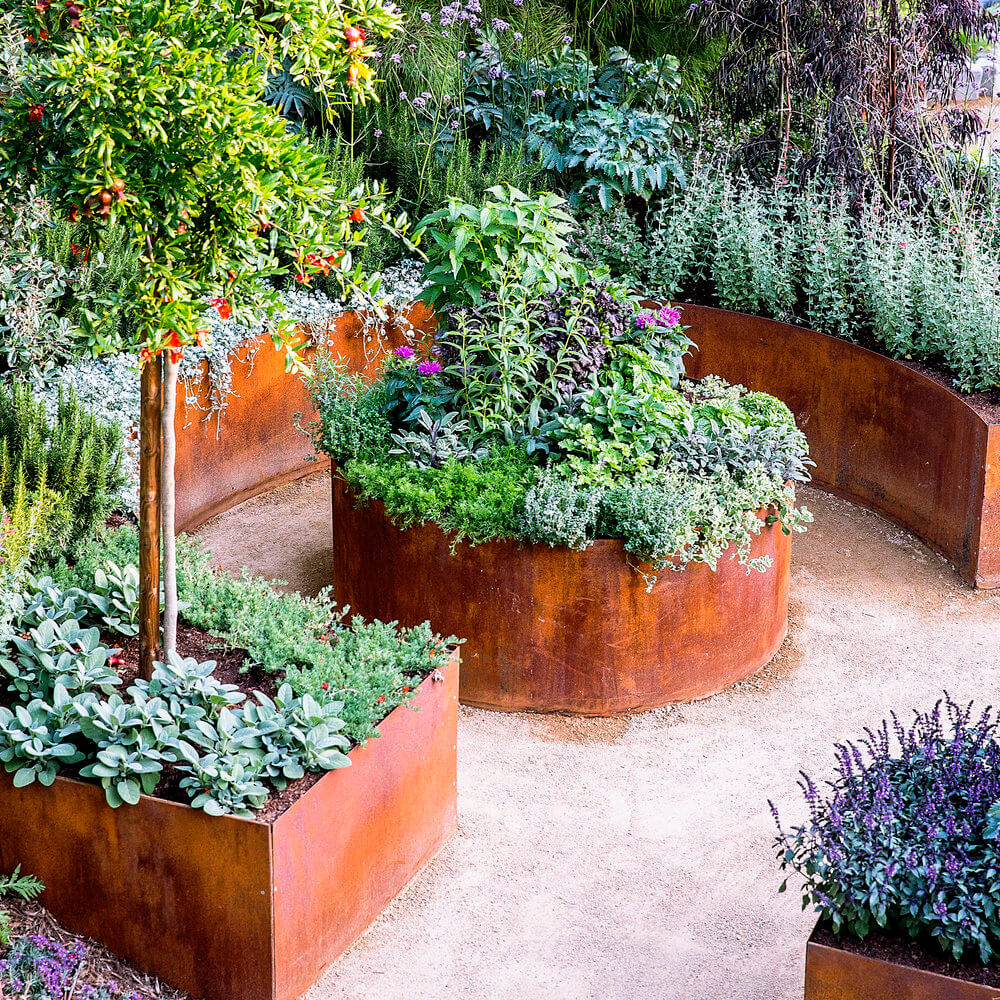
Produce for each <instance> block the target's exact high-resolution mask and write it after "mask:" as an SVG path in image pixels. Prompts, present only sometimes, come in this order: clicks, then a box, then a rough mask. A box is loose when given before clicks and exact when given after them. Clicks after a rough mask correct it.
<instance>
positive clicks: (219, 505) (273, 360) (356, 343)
mask: <svg viewBox="0 0 1000 1000" xmlns="http://www.w3.org/2000/svg"><path fill="white" fill-rule="evenodd" d="M427 318H428V313H427V311H426V310H425V309H424V307H423V306H420V305H414V306H412V307H410V308H409V309H408V310H406V311H405V313H404V314H403V315H402V316H401V317H391V318H390V320H389V321H388V322H387V323H386V324H385V325H380V326H379V328H378V330H377V331H375V332H376V333H377V334H378V335H377V336H374V335H373V332H372V330H371V328H370V327H366V325H365V322H364V320H363V317H361V316H359V314H358V313H353V312H346V313H342V314H340V315H339V316H337V317H336V318H335V319H334V320H332V321H331V323H330V324H329V325H328V327H327V328H326V329H325V330H315V331H312V332H310V331H305V332H304V333H303V336H304V337H305V338H307V339H308V340H309V341H310V346H308V347H307V348H306V351H305V357H306V359H308V358H310V357H311V356H312V353H313V347H312V346H311V345H312V343H313V342H315V341H317V340H318V341H320V342H322V343H323V344H325V345H326V346H328V347H329V348H330V349H331V350H333V351H334V352H335V353H337V354H339V355H340V356H341V357H343V358H346V359H347V360H348V361H349V362H350V364H351V367H352V369H353V370H355V371H358V372H362V373H364V374H365V375H374V374H375V372H377V370H378V367H379V364H380V363H381V359H382V357H383V354H384V352H385V351H386V350H391V349H392V348H394V347H398V346H399V345H400V344H403V343H404V342H405V340H406V331H407V330H408V329H410V328H411V325H412V327H414V328H416V329H421V328H422V327H423V326H424V325H425V324H426V323H427ZM232 381H233V391H232V393H231V394H230V395H229V396H228V397H227V400H226V405H225V408H224V409H222V410H215V411H213V410H212V399H211V388H210V381H209V373H208V365H207V364H205V365H204V374H203V376H202V380H201V382H200V383H198V384H195V385H192V384H190V383H188V384H186V385H185V386H184V388H183V390H182V392H181V393H180V395H179V399H178V405H177V471H176V477H177V483H178V491H177V525H178V528H179V530H181V531H193V530H194V529H195V528H197V527H199V526H200V525H202V524H204V523H205V521H207V520H209V519H210V518H212V517H215V516H216V515H217V514H221V513H223V512H224V511H226V510H229V509H231V508H232V507H235V506H236V505H237V504H239V503H242V502H243V501H244V500H248V499H250V498H251V497H254V496H257V495H259V494H260V493H265V492H267V491H268V490H271V489H274V488H276V487H278V486H281V485H283V484H284V483H289V482H293V481H294V480H296V479H301V478H303V477H304V476H308V475H311V474H312V473H314V472H317V471H319V470H320V469H323V468H324V467H326V466H328V465H329V462H328V461H327V460H326V459H324V458H323V457H322V456H321V457H320V459H319V461H318V462H317V461H313V460H311V459H310V457H309V456H310V448H309V440H308V438H306V437H305V436H304V435H303V434H302V433H301V432H300V431H299V430H298V428H297V427H296V426H295V415H296V414H297V413H301V414H302V422H303V425H304V424H306V423H308V422H309V421H311V420H314V419H315V417H316V412H315V409H314V407H313V404H312V400H311V399H310V398H309V393H308V392H307V391H306V388H305V384H304V383H303V381H302V379H301V377H300V376H299V375H297V374H295V373H290V372H288V371H286V369H285V354H284V352H283V351H276V350H274V348H273V345H272V343H271V340H270V338H269V337H263V338H261V340H259V341H256V342H254V343H251V344H248V345H246V347H245V348H244V349H243V350H242V351H240V352H238V353H237V355H236V356H235V357H233V358H232Z"/></svg>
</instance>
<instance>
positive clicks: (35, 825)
mask: <svg viewBox="0 0 1000 1000" xmlns="http://www.w3.org/2000/svg"><path fill="white" fill-rule="evenodd" d="M458 673H459V667H458V658H457V655H456V656H453V657H452V658H451V659H450V660H449V661H447V663H445V664H443V665H442V669H441V671H440V673H439V674H438V677H439V679H434V678H428V679H427V680H425V681H424V683H423V684H422V685H421V687H420V689H419V691H418V692H417V695H416V697H415V699H414V701H413V702H412V706H413V707H414V708H416V709H417V711H413V710H411V708H409V707H401V708H397V709H396V710H395V711H394V712H392V713H391V714H390V715H389V716H388V717H387V718H386V719H385V720H384V721H383V722H382V724H381V725H380V726H379V731H380V733H381V737H380V738H379V739H374V740H369V741H368V743H367V744H366V745H365V746H363V747H356V748H355V749H354V750H353V751H351V755H350V756H351V766H350V767H345V768H342V769H340V770H337V771H332V772H330V773H329V774H326V775H324V776H323V778H321V779H320V780H319V781H318V782H317V783H316V784H315V785H313V787H312V788H310V789H309V791H308V792H306V793H305V795H303V796H302V798H300V799H299V800H298V801H297V802H296V803H295V804H294V805H292V806H291V807H290V808H289V809H288V810H287V811H286V812H285V813H283V814H282V815H281V816H279V817H278V818H277V819H275V820H273V821H272V822H270V823H261V822H257V821H255V820H245V819H237V818H235V817H232V816H224V817H212V816H208V815H206V814H205V813H203V812H201V811H199V810H195V809H192V808H190V807H189V806H187V805H182V804H180V803H175V802H167V801H165V800H163V799H155V798H149V797H147V796H143V797H142V799H141V800H140V802H139V804H138V805H136V806H125V807H122V808H121V809H111V808H110V807H109V806H108V805H107V804H106V802H105V800H104V792H103V791H102V790H101V789H100V788H99V787H97V786H96V785H90V784H84V783H83V782H80V781H74V780H71V779H68V778H57V779H56V782H55V784H54V785H53V786H52V787H51V788H42V787H41V786H40V785H37V784H34V785H29V786H28V787H27V788H23V789H16V788H14V787H13V785H12V784H11V780H10V777H9V776H8V775H2V776H0V871H10V870H12V869H13V867H14V866H15V865H17V864H20V865H21V866H22V867H23V869H24V870H25V871H29V872H31V873H32V874H34V875H37V876H38V877H39V878H41V879H42V881H43V882H44V883H45V892H44V894H43V896H42V902H43V903H44V904H45V906H47V907H48V908H49V910H50V911H51V912H52V913H53V914H54V916H55V917H57V918H58V919H59V920H61V921H62V922H63V923H64V924H65V925H66V926H67V927H69V928H70V929H71V930H72V931H75V932H76V933H79V934H85V935H87V936H89V937H92V938H94V939H95V940H97V941H100V942H101V943H102V944H105V945H107V946H108V947H109V948H110V949H111V950H112V951H113V952H115V953H116V954H118V955H121V956H122V957H123V958H126V959H128V960H129V961H131V962H132V963H133V964H134V965H135V966H136V967H137V968H139V969H141V970H143V971H145V972H149V973H152V974H154V975H156V976H159V977H160V979H162V980H164V981H165V982H167V983H169V984H171V985H172V986H175V987H178V988H179V989H182V990H185V991H186V992H188V993H190V994H191V995H192V996H194V997H199V998H205V1000H293V998H295V997H298V996H300V995H301V994H302V993H303V992H304V991H305V990H306V989H308V988H309V986H310V985H312V983H313V982H315V980H316V979H317V978H318V977H319V975H320V974H321V973H322V971H323V969H324V968H325V967H326V966H327V965H329V964H330V963H331V962H332V961H334V959H336V958H337V957H338V956H339V955H340V954H341V953H342V952H343V951H344V950H345V949H346V948H348V947H349V946H350V945H351V944H352V943H353V942H354V941H355V940H356V939H357V938H358V937H359V935H360V934H361V933H362V932H363V931H364V930H365V929H366V928H367V927H368V926H369V925H370V924H371V923H372V921H373V920H374V919H375V918H376V917H377V916H378V915H379V913H380V912H381V910H382V909H383V908H384V907H385V905H386V904H387V903H388V902H389V901H390V900H391V899H392V898H393V897H394V896H396V895H398V894H399V892H400V891H401V890H402V889H403V888H404V887H405V886H406V885H407V883H408V882H409V881H410V880H411V879H412V878H413V877H414V876H415V875H416V874H417V872H419V871H420V869H421V868H423V867H424V865H425V864H426V863H427V862H428V861H429V860H430V859H431V858H432V857H433V856H434V855H435V854H436V853H437V852H438V851H439V850H440V848H441V847H442V846H443V845H444V844H445V843H446V842H447V841H448V840H449V838H450V837H451V836H452V834H453V833H454V831H455V826H456V749H455V747H456V727H457V706H458Z"/></svg>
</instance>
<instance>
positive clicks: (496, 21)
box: [490, 17, 510, 31]
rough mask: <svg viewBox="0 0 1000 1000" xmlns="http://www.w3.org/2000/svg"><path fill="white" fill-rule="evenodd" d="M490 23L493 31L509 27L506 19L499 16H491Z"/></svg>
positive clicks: (504, 29)
mask: <svg viewBox="0 0 1000 1000" xmlns="http://www.w3.org/2000/svg"><path fill="white" fill-rule="evenodd" d="M490 23H491V24H492V25H493V30H494V31H506V30H507V29H508V28H509V27H510V25H509V24H508V23H507V22H506V21H504V20H503V19H502V18H499V17H495V18H493V20H492V21H491V22H490Z"/></svg>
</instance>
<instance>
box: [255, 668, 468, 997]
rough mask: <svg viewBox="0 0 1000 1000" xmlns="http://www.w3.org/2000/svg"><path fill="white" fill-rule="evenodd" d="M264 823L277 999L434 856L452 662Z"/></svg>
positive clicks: (445, 809)
mask: <svg viewBox="0 0 1000 1000" xmlns="http://www.w3.org/2000/svg"><path fill="white" fill-rule="evenodd" d="M442 668H443V669H442V671H441V673H442V677H443V680H441V681H440V682H433V681H430V682H425V685H424V688H423V689H422V690H421V691H420V693H419V694H418V695H417V697H416V699H415V700H414V702H413V708H415V709H416V711H411V710H410V709H408V708H403V709H399V710H397V711H396V712H394V713H393V714H392V715H390V716H389V718H388V719H386V720H385V722H384V723H383V724H382V726H381V733H382V736H381V738H379V739H377V740H370V741H369V742H368V743H367V745H366V746H364V747H360V748H358V749H356V750H355V751H354V752H353V753H352V754H351V760H352V762H353V763H352V765H351V767H349V768H346V769H344V770H342V771H335V772H334V773H333V774H331V775H329V776H328V777H327V778H325V779H324V780H323V781H322V782H320V784H318V785H317V786H316V788H315V789H313V790H312V791H310V793H309V795H307V796H305V797H304V798H302V799H300V800H299V801H298V802H297V803H296V804H295V805H294V806H292V808H291V809H289V810H288V812H286V813H285V814H284V815H283V816H281V817H280V818H279V819H278V820H277V821H276V822H275V824H274V884H275V894H274V947H275V968H276V970H277V996H278V998H279V1000H294V998H296V997H298V996H299V995H300V994H301V993H303V992H304V991H305V990H306V989H307V988H308V987H309V986H310V985H311V984H312V983H313V982H314V981H315V980H316V978H317V977H318V975H319V974H320V972H321V971H322V969H323V968H324V966H326V965H328V964H329V963H330V962H332V961H333V960H334V959H335V958H337V956H338V955H340V954H341V953H342V952H343V951H344V950H345V949H346V948H348V947H350V945H351V944H353V942H354V941H355V940H357V938H358V937H359V936H360V935H361V934H362V933H363V932H364V931H365V929H366V928H367V927H368V926H369V925H370V924H371V923H372V921H374V920H375V918H376V917H377V916H378V915H379V913H380V912H381V911H382V909H383V908H384V907H385V905H386V904H387V903H388V902H389V901H390V900H391V899H393V898H394V897H395V896H397V895H398V894H399V893H400V892H401V891H402V889H403V888H404V886H406V885H407V884H408V883H409V882H410V880H411V879H412V878H413V877H414V876H415V875H416V874H417V873H418V872H419V871H420V870H421V869H422V868H423V867H424V866H425V865H426V864H427V862H428V861H430V859H431V858H432V857H433V856H434V855H435V854H437V852H438V851H439V850H440V849H441V847H442V846H443V845H444V844H445V843H446V842H447V841H448V840H449V839H450V838H451V836H452V834H453V833H454V832H455V828H456V825H457V802H456V782H457V758H456V733H457V719H458V678H459V669H458V662H457V658H455V659H453V660H452V661H450V662H449V663H448V664H447V665H445V664H442Z"/></svg>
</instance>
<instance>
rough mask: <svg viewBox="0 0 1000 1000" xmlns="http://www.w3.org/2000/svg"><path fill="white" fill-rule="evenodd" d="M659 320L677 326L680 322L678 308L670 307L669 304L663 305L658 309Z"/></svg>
mask: <svg viewBox="0 0 1000 1000" xmlns="http://www.w3.org/2000/svg"><path fill="white" fill-rule="evenodd" d="M660 322H661V323H665V324H666V325H667V326H679V325H680V322H681V311H680V309H671V308H670V306H664V307H663V308H662V309H661V310H660Z"/></svg>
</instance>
